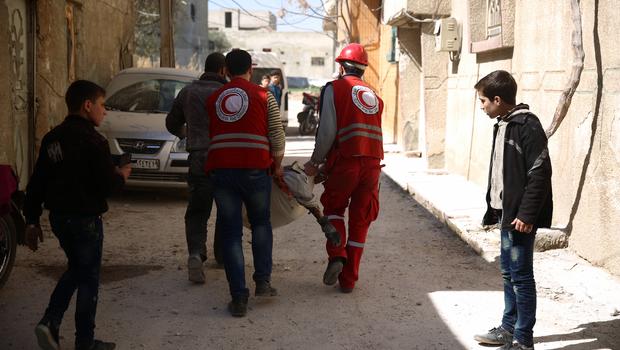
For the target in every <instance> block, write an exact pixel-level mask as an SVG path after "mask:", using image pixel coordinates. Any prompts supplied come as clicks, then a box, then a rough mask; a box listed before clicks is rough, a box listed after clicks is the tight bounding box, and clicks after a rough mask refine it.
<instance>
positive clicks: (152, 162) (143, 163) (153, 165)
mask: <svg viewBox="0 0 620 350" xmlns="http://www.w3.org/2000/svg"><path fill="white" fill-rule="evenodd" d="M134 167H135V168H136V169H159V159H136V164H135V166H134Z"/></svg>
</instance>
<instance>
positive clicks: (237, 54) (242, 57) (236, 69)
mask: <svg viewBox="0 0 620 350" xmlns="http://www.w3.org/2000/svg"><path fill="white" fill-rule="evenodd" d="M251 67H252V56H250V54H249V53H248V52H247V51H245V50H241V49H233V50H232V51H230V52H229V53H228V54H227V55H226V68H228V72H229V73H230V75H232V76H237V75H242V74H245V73H246V72H247V71H248V70H250V68H251Z"/></svg>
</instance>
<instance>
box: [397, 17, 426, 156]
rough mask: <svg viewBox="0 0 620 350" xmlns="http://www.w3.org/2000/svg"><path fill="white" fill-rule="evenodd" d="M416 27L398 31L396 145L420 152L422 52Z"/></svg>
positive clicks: (401, 28) (418, 29) (406, 27)
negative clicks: (398, 106)
mask: <svg viewBox="0 0 620 350" xmlns="http://www.w3.org/2000/svg"><path fill="white" fill-rule="evenodd" d="M421 38H422V37H421V33H420V26H419V25H415V26H414V25H413V24H412V25H411V26H404V27H399V28H398V41H399V47H400V53H399V59H398V91H399V96H398V103H399V105H400V106H401V107H400V108H399V109H400V114H399V117H398V122H397V130H398V131H397V137H396V142H397V143H398V144H399V145H400V146H401V147H402V149H403V150H404V151H418V150H419V149H420V143H419V139H420V113H421V103H420V101H421V91H420V90H421V86H422V85H421V81H422V49H421Z"/></svg>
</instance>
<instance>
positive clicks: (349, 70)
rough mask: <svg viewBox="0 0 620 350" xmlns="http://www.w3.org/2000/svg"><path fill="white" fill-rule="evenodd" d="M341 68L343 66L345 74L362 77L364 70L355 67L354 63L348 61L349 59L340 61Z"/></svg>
mask: <svg viewBox="0 0 620 350" xmlns="http://www.w3.org/2000/svg"><path fill="white" fill-rule="evenodd" d="M340 65H341V66H342V68H344V72H345V73H346V74H352V75H355V76H358V77H360V78H361V77H362V76H363V75H364V70H363V69H361V68H358V67H356V65H355V64H352V63H350V62H349V61H343V62H341V63H340Z"/></svg>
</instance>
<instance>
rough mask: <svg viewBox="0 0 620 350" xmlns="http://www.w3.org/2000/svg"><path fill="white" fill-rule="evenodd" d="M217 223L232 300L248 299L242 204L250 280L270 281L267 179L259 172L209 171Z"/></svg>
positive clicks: (264, 172) (269, 224)
mask: <svg viewBox="0 0 620 350" xmlns="http://www.w3.org/2000/svg"><path fill="white" fill-rule="evenodd" d="M211 178H212V180H213V185H214V191H213V195H214V197H215V203H216V205H217V221H218V222H220V227H221V230H222V231H221V236H222V237H221V239H222V248H223V249H222V250H223V253H224V268H225V269H226V277H227V279H228V285H229V287H230V295H231V296H232V297H233V299H237V298H244V297H248V296H249V291H248V289H247V288H246V286H245V270H244V259H243V247H242V245H241V237H242V235H243V222H242V213H241V206H242V204H245V208H246V210H247V212H248V219H249V221H250V225H251V227H252V255H253V257H254V275H253V278H254V281H270V280H271V268H272V256H271V250H272V246H273V234H272V231H271V221H270V207H271V177H270V176H269V174H268V173H267V170H264V169H263V170H261V169H216V170H213V171H212V172H211Z"/></svg>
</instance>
